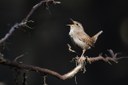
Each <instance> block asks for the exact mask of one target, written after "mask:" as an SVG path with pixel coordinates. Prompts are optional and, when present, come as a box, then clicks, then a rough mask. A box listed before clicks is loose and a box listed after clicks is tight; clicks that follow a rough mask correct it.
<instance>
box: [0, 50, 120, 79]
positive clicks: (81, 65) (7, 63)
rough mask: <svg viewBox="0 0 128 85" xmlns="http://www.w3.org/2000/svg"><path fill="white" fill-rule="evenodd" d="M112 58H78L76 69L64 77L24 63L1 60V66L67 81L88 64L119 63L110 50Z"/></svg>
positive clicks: (100, 56) (115, 55)
mask: <svg viewBox="0 0 128 85" xmlns="http://www.w3.org/2000/svg"><path fill="white" fill-rule="evenodd" d="M109 52H110V54H111V57H108V56H107V57H103V56H102V55H99V56H97V57H90V58H89V57H84V56H82V57H76V62H77V63H78V65H77V66H76V67H74V68H73V69H72V70H71V71H69V72H67V73H65V74H64V75H61V74H59V73H58V72H56V71H53V70H49V69H46V68H41V67H37V66H33V65H26V64H22V63H17V62H16V61H9V60H6V59H3V58H0V64H1V65H5V66H10V67H15V68H17V69H23V70H24V69H25V70H28V71H35V72H37V73H40V74H48V75H51V76H54V77H57V78H59V79H61V80H66V79H69V78H72V77H74V76H75V75H76V74H77V73H78V72H80V71H83V69H84V67H85V65H87V64H85V63H86V62H89V63H93V62H96V61H99V60H102V61H105V62H109V61H113V62H115V63H117V62H118V58H117V54H116V53H114V52H113V51H112V50H109Z"/></svg>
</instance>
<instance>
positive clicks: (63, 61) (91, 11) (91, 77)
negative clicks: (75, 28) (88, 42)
mask: <svg viewBox="0 0 128 85" xmlns="http://www.w3.org/2000/svg"><path fill="white" fill-rule="evenodd" d="M39 1H40V0H0V38H2V37H3V36H4V35H5V34H6V33H7V32H8V31H9V29H10V28H11V27H12V26H13V25H14V24H15V23H17V22H20V21H21V20H22V19H23V18H24V17H25V16H26V15H27V14H28V12H29V11H30V9H31V8H32V6H33V5H35V4H36V3H38V2H39ZM60 1H61V4H60V5H53V4H49V7H46V5H45V4H44V5H42V6H41V7H40V8H38V10H36V11H35V12H34V13H33V15H32V16H31V18H30V20H33V21H34V23H29V24H28V25H29V26H30V27H32V29H29V28H26V27H23V28H21V29H18V30H16V31H15V32H14V33H13V35H12V36H11V37H10V38H9V39H8V40H7V41H6V42H5V45H4V46H1V48H0V51H1V52H2V53H3V54H4V55H5V57H6V58H8V59H10V60H13V59H14V58H15V57H17V56H19V55H21V54H23V53H26V52H27V53H26V54H25V56H24V57H23V58H21V59H19V61H22V62H24V63H26V64H32V65H36V66H40V67H44V68H48V69H51V70H55V71H57V72H59V73H61V74H64V73H66V72H68V71H70V70H71V69H72V68H73V67H74V66H75V64H74V63H71V62H70V60H71V59H72V58H73V57H75V56H76V54H73V53H70V52H69V51H68V47H67V45H66V44H67V43H70V44H71V45H72V47H73V48H74V49H75V50H77V52H78V54H79V55H80V53H81V49H79V48H76V46H74V45H73V44H72V42H71V40H70V38H69V35H68V33H69V27H67V26H66V24H68V23H70V18H72V19H74V20H77V21H79V22H81V23H82V24H83V26H84V28H85V31H86V32H87V33H88V34H89V35H90V36H93V35H94V34H96V33H97V32H98V31H100V30H103V31H104V33H103V34H102V35H101V36H100V37H99V39H98V41H97V43H96V45H95V47H94V48H92V49H91V50H89V51H87V55H88V56H97V55H98V54H99V53H101V52H103V53H105V54H106V53H108V52H107V49H113V50H114V51H115V52H121V54H120V56H123V57H128V56H127V55H128V3H127V0H60ZM86 69H87V72H86V73H85V74H82V72H81V73H79V74H78V75H77V82H78V85H113V84H114V85H128V81H127V80H128V59H122V60H120V62H119V63H118V64H115V63H112V65H109V64H108V63H105V62H102V61H99V62H95V63H93V64H91V65H87V67H86ZM13 77H14V74H13V71H12V70H11V68H8V67H4V66H2V65H0V82H4V83H5V84H6V85H14V78H13ZM27 82H28V85H43V84H42V83H43V79H42V77H41V76H40V74H38V73H34V72H31V73H29V74H28V80H27ZM47 83H48V85H60V84H61V85H75V81H74V78H72V79H69V80H66V81H62V80H59V79H57V78H55V77H51V76H48V78H47ZM0 85H2V83H0Z"/></svg>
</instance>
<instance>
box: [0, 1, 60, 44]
mask: <svg viewBox="0 0 128 85" xmlns="http://www.w3.org/2000/svg"><path fill="white" fill-rule="evenodd" d="M48 2H53V4H60V2H59V1H54V0H41V1H40V2H39V3H37V4H36V5H34V6H33V7H32V9H31V10H30V12H29V13H28V15H27V16H26V17H25V18H24V19H23V20H22V21H21V22H19V23H16V24H14V25H13V26H12V27H11V29H10V30H9V32H8V33H6V34H5V36H4V37H3V38H1V39H0V44H3V42H5V41H6V40H7V39H8V38H9V37H10V36H11V35H12V34H13V32H14V31H15V30H16V29H18V28H20V27H22V26H27V27H29V26H28V25H27V23H28V22H30V21H31V20H30V21H29V20H28V19H29V18H30V17H31V15H32V14H33V13H34V12H35V10H36V9H37V8H39V7H40V6H41V5H42V4H43V3H48Z"/></svg>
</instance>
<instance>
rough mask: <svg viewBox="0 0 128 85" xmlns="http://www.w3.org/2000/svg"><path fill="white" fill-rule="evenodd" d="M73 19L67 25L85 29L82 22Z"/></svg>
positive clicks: (72, 27)
mask: <svg viewBox="0 0 128 85" xmlns="http://www.w3.org/2000/svg"><path fill="white" fill-rule="evenodd" d="M70 20H71V22H72V23H71V24H67V26H70V28H71V29H83V26H82V24H81V23H80V22H78V21H74V20H73V19H70Z"/></svg>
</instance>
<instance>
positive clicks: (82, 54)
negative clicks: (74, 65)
mask: <svg viewBox="0 0 128 85" xmlns="http://www.w3.org/2000/svg"><path fill="white" fill-rule="evenodd" d="M85 51H86V50H85V49H83V52H82V54H81V57H82V56H84V53H85Z"/></svg>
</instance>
